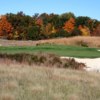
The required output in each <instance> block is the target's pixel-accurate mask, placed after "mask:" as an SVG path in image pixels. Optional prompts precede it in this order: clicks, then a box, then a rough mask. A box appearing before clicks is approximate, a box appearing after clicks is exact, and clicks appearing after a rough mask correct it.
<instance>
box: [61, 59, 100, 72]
mask: <svg viewBox="0 0 100 100" xmlns="http://www.w3.org/2000/svg"><path fill="white" fill-rule="evenodd" d="M61 58H70V57H61ZM71 58H74V57H71ZM74 59H75V60H76V61H77V62H81V63H84V64H86V66H87V68H85V69H86V71H96V72H100V58H94V59H90V58H74Z"/></svg>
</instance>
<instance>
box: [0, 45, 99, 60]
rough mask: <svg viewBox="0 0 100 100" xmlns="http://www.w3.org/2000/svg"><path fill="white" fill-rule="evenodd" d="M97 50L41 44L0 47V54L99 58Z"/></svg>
mask: <svg viewBox="0 0 100 100" xmlns="http://www.w3.org/2000/svg"><path fill="white" fill-rule="evenodd" d="M98 50H99V48H98V49H97V48H88V47H79V46H65V45H51V44H42V45H38V46H22V47H21V46H9V47H2V46H1V47H0V53H12V54H13V53H37V52H45V53H53V54H57V55H59V56H68V57H79V58H97V57H100V52H99V51H98Z"/></svg>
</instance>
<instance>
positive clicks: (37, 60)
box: [0, 53, 86, 70]
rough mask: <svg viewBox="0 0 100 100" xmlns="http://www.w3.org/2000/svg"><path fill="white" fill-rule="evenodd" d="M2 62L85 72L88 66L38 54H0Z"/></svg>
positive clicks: (51, 55)
mask: <svg viewBox="0 0 100 100" xmlns="http://www.w3.org/2000/svg"><path fill="white" fill-rule="evenodd" d="M0 61H1V62H2V61H5V62H7V63H9V62H10V63H13V62H14V61H15V62H17V63H22V64H27V65H38V66H40V67H41V66H47V67H56V68H70V69H77V70H83V69H84V68H85V67H86V66H85V64H83V63H78V62H76V61H75V60H74V59H61V58H60V57H59V56H56V55H54V54H46V53H38V54H25V53H19V54H0Z"/></svg>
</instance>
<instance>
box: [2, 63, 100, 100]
mask: <svg viewBox="0 0 100 100" xmlns="http://www.w3.org/2000/svg"><path fill="white" fill-rule="evenodd" d="M2 66H3V67H2ZM0 100H100V73H92V72H91V73H90V72H84V71H74V70H65V69H57V68H46V67H30V66H26V65H19V64H16V65H13V64H10V65H9V67H8V65H6V64H3V65H2V64H1V65H0Z"/></svg>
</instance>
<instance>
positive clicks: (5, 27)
mask: <svg viewBox="0 0 100 100" xmlns="http://www.w3.org/2000/svg"><path fill="white" fill-rule="evenodd" d="M78 35H80V36H99V35H100V21H98V20H95V19H91V18H89V17H84V16H79V17H76V16H75V15H74V14H73V13H64V14H61V15H58V14H53V13H52V14H46V13H43V14H40V15H39V14H34V15H33V16H28V15H25V14H24V13H23V12H18V13H17V14H13V13H8V14H5V15H3V16H1V17H0V37H2V38H7V39H15V40H41V39H49V38H57V37H71V36H78Z"/></svg>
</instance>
